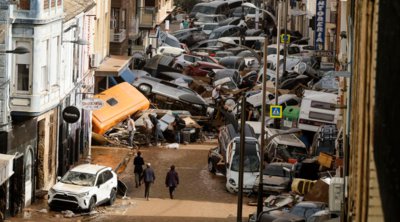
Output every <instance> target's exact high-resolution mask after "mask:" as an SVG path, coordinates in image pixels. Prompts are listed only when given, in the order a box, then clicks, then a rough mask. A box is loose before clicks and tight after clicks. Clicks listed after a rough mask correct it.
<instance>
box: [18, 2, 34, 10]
mask: <svg viewBox="0 0 400 222" xmlns="http://www.w3.org/2000/svg"><path fill="white" fill-rule="evenodd" d="M17 7H18V9H19V10H30V9H31V0H19V1H18V3H17Z"/></svg>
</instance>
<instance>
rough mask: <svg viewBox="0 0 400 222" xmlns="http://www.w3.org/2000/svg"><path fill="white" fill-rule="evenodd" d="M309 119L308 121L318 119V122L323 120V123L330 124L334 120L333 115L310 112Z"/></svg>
mask: <svg viewBox="0 0 400 222" xmlns="http://www.w3.org/2000/svg"><path fill="white" fill-rule="evenodd" d="M309 118H310V119H319V120H324V121H330V122H332V121H333V120H335V116H334V115H331V114H326V113H318V112H310V113H309Z"/></svg>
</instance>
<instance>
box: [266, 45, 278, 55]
mask: <svg viewBox="0 0 400 222" xmlns="http://www.w3.org/2000/svg"><path fill="white" fill-rule="evenodd" d="M267 53H268V54H267V55H274V54H276V53H277V50H276V48H270V47H268V50H267Z"/></svg>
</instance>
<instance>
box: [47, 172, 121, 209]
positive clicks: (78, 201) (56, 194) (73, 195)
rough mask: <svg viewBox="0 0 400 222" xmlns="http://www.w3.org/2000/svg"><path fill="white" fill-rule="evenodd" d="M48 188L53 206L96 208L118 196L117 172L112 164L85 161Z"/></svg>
mask: <svg viewBox="0 0 400 222" xmlns="http://www.w3.org/2000/svg"><path fill="white" fill-rule="evenodd" d="M58 179H59V181H58V182H57V183H56V184H55V185H54V186H53V187H52V188H51V189H50V190H49V192H48V204H49V206H50V209H59V208H68V209H71V210H87V211H89V212H90V211H92V210H93V209H94V207H95V206H98V205H100V204H103V203H108V204H109V205H112V204H113V203H114V201H115V199H116V196H117V185H118V179H117V174H116V173H115V172H114V171H113V170H112V169H111V167H106V166H100V165H92V164H82V165H79V166H76V167H74V168H73V169H71V170H70V171H68V172H67V173H66V174H65V175H64V176H63V177H62V178H58Z"/></svg>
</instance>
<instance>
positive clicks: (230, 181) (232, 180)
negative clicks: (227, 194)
mask: <svg viewBox="0 0 400 222" xmlns="http://www.w3.org/2000/svg"><path fill="white" fill-rule="evenodd" d="M228 182H229V183H230V184H231V185H232V186H236V182H235V180H234V179H232V178H230V179H229V181H228Z"/></svg>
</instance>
